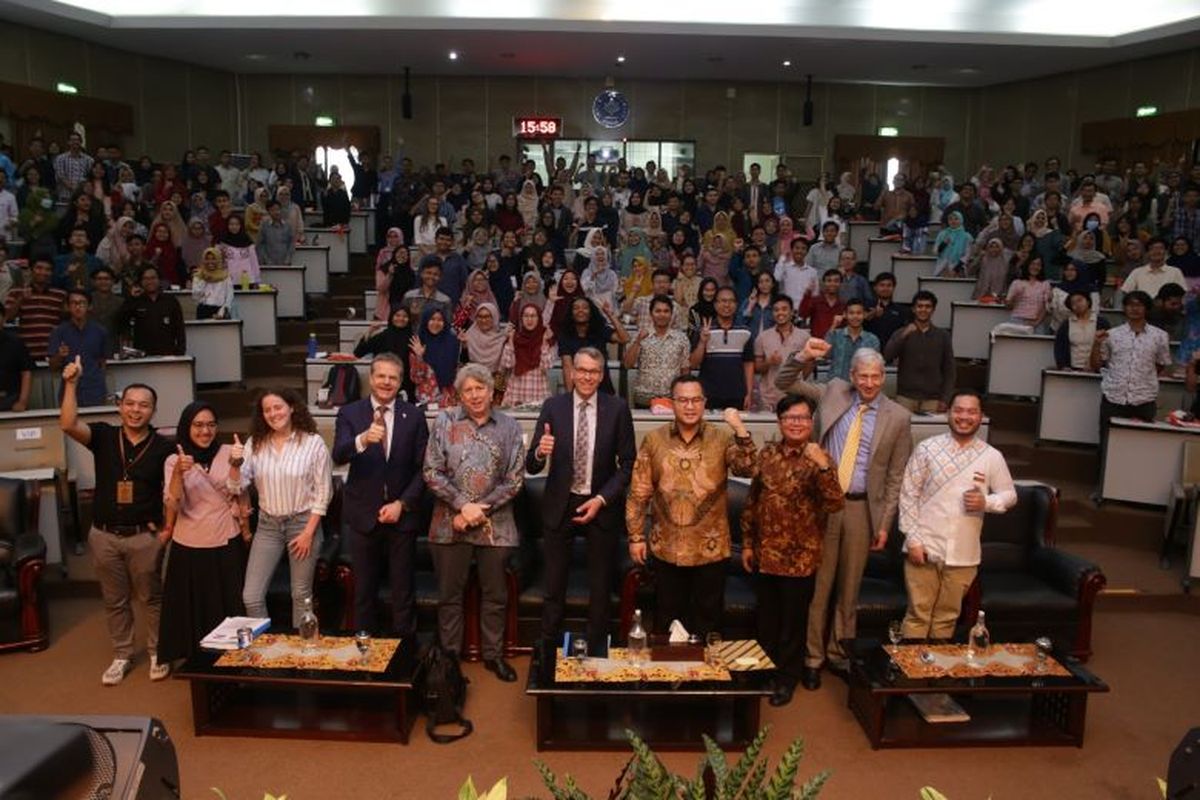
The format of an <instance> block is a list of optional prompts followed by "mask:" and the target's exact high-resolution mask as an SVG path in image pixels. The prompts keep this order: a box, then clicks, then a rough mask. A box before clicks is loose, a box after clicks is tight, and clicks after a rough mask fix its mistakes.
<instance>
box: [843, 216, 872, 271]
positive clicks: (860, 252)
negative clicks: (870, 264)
mask: <svg viewBox="0 0 1200 800" xmlns="http://www.w3.org/2000/svg"><path fill="white" fill-rule="evenodd" d="M846 225H847V227H849V229H850V234H849V238H850V241H849V247H850V248H851V249H852V250H854V253H855V255H856V256H857V257H858V260H859V263H864V262H866V261H867V259H868V258H869V257H870V255H871V237H872V236H878V235H879V223H878V222H874V221H857V220H854V221H851V222H847V223H846Z"/></svg>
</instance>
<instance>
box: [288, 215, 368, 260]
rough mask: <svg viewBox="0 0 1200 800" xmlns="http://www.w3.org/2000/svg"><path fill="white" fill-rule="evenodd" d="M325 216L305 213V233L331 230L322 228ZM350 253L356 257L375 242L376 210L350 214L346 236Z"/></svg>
mask: <svg viewBox="0 0 1200 800" xmlns="http://www.w3.org/2000/svg"><path fill="white" fill-rule="evenodd" d="M324 221H325V216H324V215H323V214H322V213H321V212H319V211H305V212H304V233H305V234H306V235H307V234H308V233H309V232H310V231H313V230H316V231H321V230H330V229H329V228H322V227H321V224H322V223H323V222H324ZM344 238H345V241H346V243H347V245H348V248H349V252H351V253H354V254H355V255H358V254H361V253H365V252H367V248H368V247H369V246H370V245H371V244H373V243H374V242H375V210H374V209H367V210H364V211H351V212H350V225H349V229H348V230H347V231H346V234H345V237H344Z"/></svg>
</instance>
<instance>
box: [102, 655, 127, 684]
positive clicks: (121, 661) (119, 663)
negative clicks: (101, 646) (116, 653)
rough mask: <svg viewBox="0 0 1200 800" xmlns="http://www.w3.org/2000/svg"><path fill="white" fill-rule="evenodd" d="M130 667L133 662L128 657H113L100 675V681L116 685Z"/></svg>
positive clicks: (123, 678)
mask: <svg viewBox="0 0 1200 800" xmlns="http://www.w3.org/2000/svg"><path fill="white" fill-rule="evenodd" d="M132 668H133V664H132V662H130V660H129V659H128V658H114V659H113V662H112V663H111V664H109V665H108V669H106V670H104V674H103V675H101V676H100V682H101V683H102V684H104V685H105V686H116V685H117V684H118V683H120V682H121V681H123V680H125V676H126V675H128V674H129V670H131V669H132Z"/></svg>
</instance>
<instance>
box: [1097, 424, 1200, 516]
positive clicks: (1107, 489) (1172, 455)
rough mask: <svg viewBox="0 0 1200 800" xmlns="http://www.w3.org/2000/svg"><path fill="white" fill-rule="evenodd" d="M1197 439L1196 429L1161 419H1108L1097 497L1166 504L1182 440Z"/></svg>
mask: <svg viewBox="0 0 1200 800" xmlns="http://www.w3.org/2000/svg"><path fill="white" fill-rule="evenodd" d="M1186 441H1194V442H1200V430H1195V429H1191V428H1178V427H1176V426H1174V425H1168V424H1167V423H1165V422H1153V423H1147V422H1137V421H1135V420H1131V419H1121V418H1117V419H1114V420H1112V422H1111V423H1110V425H1109V429H1108V444H1107V447H1106V448H1105V451H1104V453H1102V454H1101V459H1102V461H1103V464H1104V473H1103V478H1102V480H1101V489H1100V496H1101V497H1102V498H1103V499H1105V500H1121V501H1124V502H1127V503H1142V504H1145V505H1152V506H1166V505H1167V500H1168V499H1169V498H1170V496H1171V482H1172V481H1177V480H1179V470H1180V467H1181V466H1182V464H1183V443H1184V442H1186Z"/></svg>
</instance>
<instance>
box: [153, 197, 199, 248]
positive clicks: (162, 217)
mask: <svg viewBox="0 0 1200 800" xmlns="http://www.w3.org/2000/svg"><path fill="white" fill-rule="evenodd" d="M201 222H202V223H204V229H205V230H206V231H207V230H208V217H204V218H203V219H202V220H201ZM160 223H161V224H163V225H166V226H167V230H168V231H169V232H170V234H171V242H172V244H174V245H175V246H176V247H180V246H181V245H182V244H183V237H184V236H185V235H186V234H187V226H186V225H185V224H184V221H183V217H181V216H179V208H178V206H176V205H175V204H174V203H173V202H171V201H170V200H166V201H164V202H163V203H162V204H161V205H159V207H158V213H157V214H156V215H155V216H154V219H153V220H151V221H150V238H152V239H153V238H154V227H155V226H156V225H159V224H160Z"/></svg>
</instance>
